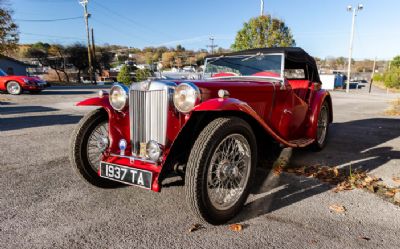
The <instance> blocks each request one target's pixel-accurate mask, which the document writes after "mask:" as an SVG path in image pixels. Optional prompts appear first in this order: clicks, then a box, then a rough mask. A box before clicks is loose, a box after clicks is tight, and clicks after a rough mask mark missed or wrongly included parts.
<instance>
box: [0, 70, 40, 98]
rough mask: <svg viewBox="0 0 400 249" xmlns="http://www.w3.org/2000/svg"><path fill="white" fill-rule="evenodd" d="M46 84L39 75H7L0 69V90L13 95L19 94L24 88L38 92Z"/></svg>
mask: <svg viewBox="0 0 400 249" xmlns="http://www.w3.org/2000/svg"><path fill="white" fill-rule="evenodd" d="M46 86H47V83H46V82H45V81H43V80H41V79H40V78H39V77H28V76H17V75H7V74H6V73H5V72H4V71H3V70H1V69H0V91H4V92H7V93H9V94H13V95H18V94H21V93H22V92H23V91H24V90H25V91H29V92H31V93H39V92H41V91H42V90H43V89H44V88H45V87H46Z"/></svg>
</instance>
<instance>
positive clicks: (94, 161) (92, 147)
mask: <svg viewBox="0 0 400 249" xmlns="http://www.w3.org/2000/svg"><path fill="white" fill-rule="evenodd" d="M107 146H108V122H107V121H103V122H101V123H100V124H98V125H97V126H96V127H95V128H94V129H93V131H92V133H91V134H90V135H89V139H88V142H87V146H86V153H87V158H88V160H89V163H90V166H91V167H92V169H93V170H94V171H95V172H97V171H98V169H99V165H100V159H101V154H102V153H103V151H104V150H105V149H106V148H107Z"/></svg>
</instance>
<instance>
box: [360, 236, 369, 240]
mask: <svg viewBox="0 0 400 249" xmlns="http://www.w3.org/2000/svg"><path fill="white" fill-rule="evenodd" d="M360 239H363V240H366V241H370V240H371V238H368V237H363V236H361V237H360Z"/></svg>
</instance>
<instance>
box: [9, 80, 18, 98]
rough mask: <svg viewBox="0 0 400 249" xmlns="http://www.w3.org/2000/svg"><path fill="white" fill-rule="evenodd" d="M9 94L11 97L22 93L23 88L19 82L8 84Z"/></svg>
mask: <svg viewBox="0 0 400 249" xmlns="http://www.w3.org/2000/svg"><path fill="white" fill-rule="evenodd" d="M7 92H8V93H9V94H11V95H19V94H21V93H22V87H21V85H20V84H19V83H18V82H16V81H10V82H8V83H7Z"/></svg>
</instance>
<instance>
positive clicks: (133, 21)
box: [93, 2, 175, 39]
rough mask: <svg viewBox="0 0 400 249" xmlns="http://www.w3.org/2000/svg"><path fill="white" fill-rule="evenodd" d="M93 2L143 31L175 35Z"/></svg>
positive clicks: (167, 35) (168, 35)
mask: <svg viewBox="0 0 400 249" xmlns="http://www.w3.org/2000/svg"><path fill="white" fill-rule="evenodd" d="M93 4H95V5H97V6H99V7H101V8H103V9H104V10H106V11H108V12H109V13H111V14H113V15H114V16H116V17H118V18H120V19H121V20H124V21H128V22H130V23H132V24H134V25H136V26H137V27H139V28H141V29H142V30H144V31H145V32H149V31H152V32H153V33H156V34H161V35H163V36H166V37H169V38H172V39H175V37H171V36H170V34H167V33H164V32H162V31H160V30H156V29H154V28H151V27H149V26H147V25H144V24H142V23H140V22H137V21H135V20H133V19H131V18H130V17H128V16H125V15H123V14H121V13H118V12H116V11H114V10H111V9H110V8H109V7H107V6H105V5H103V4H100V3H98V2H93Z"/></svg>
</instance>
